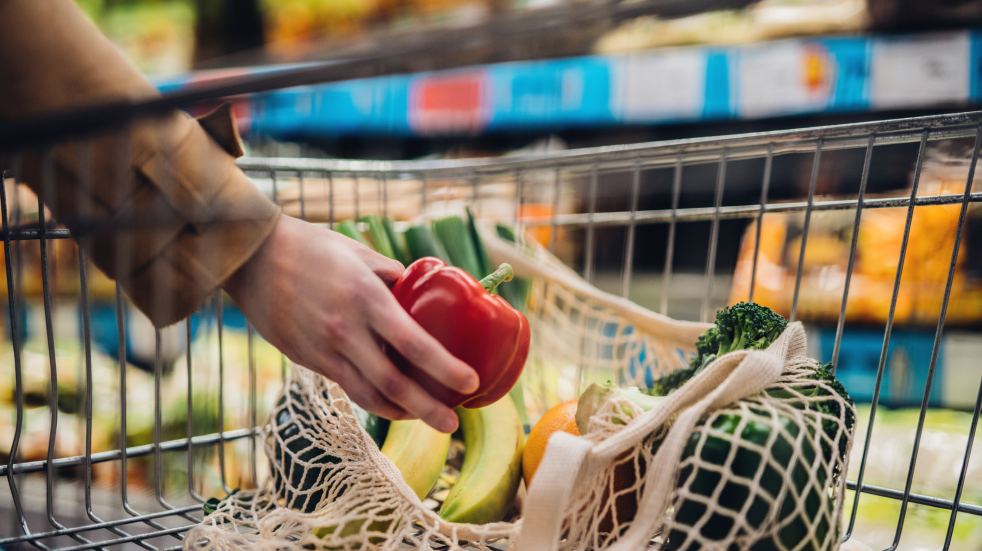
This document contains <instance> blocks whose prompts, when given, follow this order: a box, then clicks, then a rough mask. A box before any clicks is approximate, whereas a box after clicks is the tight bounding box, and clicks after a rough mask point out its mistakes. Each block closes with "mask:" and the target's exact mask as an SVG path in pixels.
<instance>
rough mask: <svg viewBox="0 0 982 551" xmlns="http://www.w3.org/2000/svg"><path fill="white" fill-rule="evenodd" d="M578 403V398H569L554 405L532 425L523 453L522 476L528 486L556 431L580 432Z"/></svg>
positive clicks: (575, 433) (576, 433)
mask: <svg viewBox="0 0 982 551" xmlns="http://www.w3.org/2000/svg"><path fill="white" fill-rule="evenodd" d="M576 404H577V401H576V400H569V401H568V402H563V403H561V404H557V405H555V406H553V407H552V408H550V409H549V411H547V412H545V414H543V415H542V417H541V418H540V419H539V421H538V422H537V423H536V424H535V426H534V427H532V432H530V433H529V435H528V439H527V440H526V441H525V451H524V452H523V453H522V476H523V477H524V478H525V485H526V486H528V485H529V484H531V483H532V477H533V476H535V471H536V470H537V469H538V468H539V463H541V462H542V456H543V455H545V453H546V446H547V445H548V444H549V438H550V437H551V436H552V435H553V434H554V433H556V432H567V433H569V434H574V435H579V434H580V429H579V428H577V426H576Z"/></svg>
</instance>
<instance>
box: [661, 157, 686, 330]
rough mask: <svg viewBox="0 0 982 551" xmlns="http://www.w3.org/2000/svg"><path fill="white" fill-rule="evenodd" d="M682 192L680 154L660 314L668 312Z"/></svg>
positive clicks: (673, 188) (663, 272) (664, 268)
mask: <svg viewBox="0 0 982 551" xmlns="http://www.w3.org/2000/svg"><path fill="white" fill-rule="evenodd" d="M681 194H682V156H681V155H679V157H678V158H677V159H675V170H674V171H673V174H672V218H671V220H670V221H669V223H668V237H667V238H666V243H665V265H664V266H663V267H662V274H661V307H660V308H659V310H660V311H661V313H662V314H668V290H669V289H670V288H671V281H672V264H673V263H674V262H675V230H676V227H677V226H678V216H679V196H680V195H681Z"/></svg>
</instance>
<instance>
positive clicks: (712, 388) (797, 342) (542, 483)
mask: <svg viewBox="0 0 982 551" xmlns="http://www.w3.org/2000/svg"><path fill="white" fill-rule="evenodd" d="M805 347H806V338H805V331H804V329H803V328H802V326H801V323H798V322H795V323H792V324H790V325H788V328H787V329H785V331H784V332H783V333H782V334H781V336H780V337H778V338H777V340H775V341H774V342H773V343H772V344H771V346H770V347H768V348H767V349H766V350H738V351H735V352H731V353H729V354H726V355H724V356H721V357H720V358H718V359H716V360H715V361H714V362H713V363H711V364H710V365H709V366H707V368H706V369H704V370H703V371H701V372H700V373H699V374H698V375H696V376H695V377H693V378H692V379H691V380H690V381H689V382H687V383H686V384H685V385H683V386H682V387H681V388H680V389H679V390H678V391H676V392H674V393H672V394H671V395H670V396H669V398H668V399H667V400H666V401H665V402H664V403H662V404H661V405H660V406H658V407H656V408H654V409H652V410H650V411H648V412H646V413H645V414H643V415H642V416H640V417H638V418H637V419H635V420H634V421H632V422H631V423H630V424H629V425H628V426H627V427H625V429H624V430H622V431H620V432H618V433H617V434H615V435H613V436H611V437H610V438H608V439H606V440H604V441H603V442H601V443H599V444H596V445H593V444H592V443H591V442H590V441H589V440H587V439H586V438H583V437H577V436H572V435H567V434H564V433H557V434H554V435H553V436H552V438H550V439H549V444H548V446H547V448H546V453H545V456H544V457H543V459H542V463H541V465H540V467H539V469H538V470H537V472H536V477H535V478H534V479H533V481H532V484H531V487H530V488H529V494H528V498H527V500H526V505H525V508H524V510H523V511H522V526H521V532H520V533H519V537H518V541H517V545H516V549H517V550H518V551H538V550H555V549H557V548H558V546H559V540H560V538H561V534H560V529H561V526H562V521H563V518H564V516H565V514H566V511H568V510H569V506H570V500H571V497H572V494H573V492H574V491H575V488H576V486H577V484H576V481H577V479H578V478H579V477H580V476H581V473H583V472H584V470H585V469H588V468H590V466H591V464H592V463H596V465H597V466H602V465H603V464H604V463H605V462H607V463H609V462H610V461H611V460H612V459H613V458H614V457H616V455H617V454H618V453H620V452H621V451H623V450H625V449H628V448H630V447H631V446H633V445H636V444H637V443H638V442H640V441H641V440H642V439H643V438H644V437H645V435H647V434H650V433H651V432H652V431H654V430H655V429H657V428H658V427H659V426H661V425H662V424H664V423H666V422H667V421H668V420H669V418H670V417H672V416H673V415H675V414H677V413H679V412H680V411H681V414H679V415H678V417H677V419H676V420H675V422H674V423H673V424H672V428H671V429H670V430H669V432H668V434H667V435H666V437H665V440H664V441H663V442H662V444H661V446H660V447H659V449H658V452H657V453H656V454H655V457H654V458H653V459H652V463H654V464H656V465H659V466H660V468H658V469H648V471H647V473H646V474H645V480H644V484H643V488H644V490H643V492H642V495H641V499H640V500H639V503H638V511H639V514H637V515H635V517H634V520H633V521H632V522H631V525H630V526H629V527H628V529H627V531H626V532H625V533H624V534H623V535H622V536H621V537H620V538H619V539H618V540H617V542H615V543H614V544H613V545H612V546H611V547H610V549H611V550H612V551H633V550H635V549H643V548H645V547H646V546H647V544H648V540H649V539H650V536H651V534H652V533H654V532H655V530H656V529H657V528H658V525H659V524H660V523H661V522H662V521H663V519H664V514H665V509H666V508H667V507H668V503H669V499H670V498H671V495H672V490H673V486H674V483H675V477H676V472H677V467H678V465H679V462H680V460H681V455H682V452H683V450H684V449H685V445H686V442H687V441H688V439H689V436H690V435H691V434H692V430H693V429H694V428H695V425H696V423H697V422H698V421H699V419H700V418H702V416H703V415H705V414H706V413H707V412H708V411H711V410H713V409H717V408H719V407H722V406H724V405H726V404H729V403H733V402H735V401H738V400H740V399H741V398H744V397H747V396H750V395H753V394H756V393H757V392H760V391H762V390H764V389H765V388H766V387H767V386H769V385H771V384H772V383H774V382H775V381H776V380H777V379H778V378H779V377H780V376H781V373H782V372H783V371H784V366H785V364H786V363H787V361H788V359H790V358H793V357H796V356H802V355H804V354H805Z"/></svg>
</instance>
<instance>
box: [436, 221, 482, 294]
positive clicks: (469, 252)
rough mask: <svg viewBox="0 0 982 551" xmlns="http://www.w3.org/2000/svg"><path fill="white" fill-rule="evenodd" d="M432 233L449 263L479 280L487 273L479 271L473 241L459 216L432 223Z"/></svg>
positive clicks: (465, 224) (479, 264)
mask: <svg viewBox="0 0 982 551" xmlns="http://www.w3.org/2000/svg"><path fill="white" fill-rule="evenodd" d="M433 232H434V233H435V234H436V237H437V239H439V240H440V243H442V244H443V248H445V249H446V250H447V254H448V255H450V263H451V264H453V265H454V266H457V267H458V268H460V269H462V270H464V271H465V272H467V273H469V274H471V275H472V276H474V277H476V278H478V279H481V278H482V277H484V276H486V275H487V273H485V272H482V271H481V263H480V261H479V260H478V256H477V250H476V249H475V247H474V241H473V240H472V239H471V236H470V230H469V229H468V227H467V223H466V222H464V219H463V218H461V217H459V216H448V217H446V218H441V219H439V220H436V221H434V222H433Z"/></svg>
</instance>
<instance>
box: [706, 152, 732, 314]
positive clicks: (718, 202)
mask: <svg viewBox="0 0 982 551" xmlns="http://www.w3.org/2000/svg"><path fill="white" fill-rule="evenodd" d="M726 157H727V151H726V149H724V150H723V151H722V153H721V155H720V160H719V168H718V169H717V170H716V197H715V200H714V201H713V223H712V227H711V229H710V231H709V256H708V257H707V258H706V280H705V285H706V287H705V289H706V291H705V293H704V294H703V297H702V310H701V312H702V313H701V314H700V319H701V320H702V321H706V320H708V319H709V314H710V311H709V308H710V302H711V300H712V296H713V278H714V277H716V247H717V246H718V244H719V209H720V207H721V206H722V205H723V190H724V189H725V186H726Z"/></svg>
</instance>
